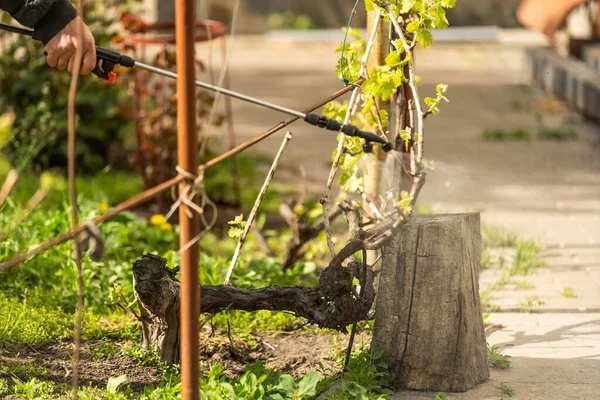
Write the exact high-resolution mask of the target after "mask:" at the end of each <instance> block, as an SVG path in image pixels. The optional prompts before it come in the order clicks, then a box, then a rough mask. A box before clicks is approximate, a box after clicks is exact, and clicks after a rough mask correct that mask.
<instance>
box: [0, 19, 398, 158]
mask: <svg viewBox="0 0 600 400" xmlns="http://www.w3.org/2000/svg"><path fill="white" fill-rule="evenodd" d="M0 29H2V30H5V31H8V32H13V33H19V34H22V35H27V36H31V37H33V31H30V30H27V29H21V28H17V27H14V26H10V25H4V24H0ZM117 65H121V66H122V67H126V68H134V67H135V68H139V69H143V70H146V71H149V72H152V73H155V74H158V75H162V76H165V77H168V78H172V79H175V80H177V74H176V73H174V72H171V71H167V70H164V69H162V68H157V67H153V66H152V65H147V64H144V63H141V62H139V61H136V60H134V59H133V58H131V57H129V56H126V55H123V54H120V53H117V52H115V51H112V50H107V49H104V48H102V47H96V67H95V68H94V70H93V71H92V73H93V74H95V75H96V76H98V78H99V79H101V80H103V81H105V82H109V83H112V82H114V81H115V78H116V74H115V72H114V68H115V66H117ZM194 84H195V85H196V86H198V87H201V88H204V89H207V90H210V91H213V92H217V93H222V94H224V95H226V96H230V97H233V98H236V99H239V100H242V101H245V102H248V103H252V104H256V105H259V106H262V107H266V108H270V109H271V110H275V111H279V112H281V113H284V114H288V115H291V116H294V117H298V118H302V119H303V120H304V121H305V122H307V123H309V124H311V125H314V126H318V127H319V128H325V129H327V130H330V131H337V132H340V131H341V132H343V133H344V134H346V135H348V136H356V137H359V138H362V139H364V140H365V143H364V144H363V151H364V152H365V153H370V152H372V151H373V143H379V144H381V148H382V149H383V151H385V152H389V151H390V150H392V144H391V143H389V142H387V141H386V140H385V139H384V138H382V137H380V136H377V135H375V134H373V133H370V132H364V131H361V130H360V129H358V128H357V127H355V126H353V125H343V124H341V123H339V122H338V121H336V120H334V119H331V118H327V117H325V116H323V115H319V114H315V113H309V114H306V113H303V112H301V111H297V110H292V109H291V108H287V107H283V106H280V105H277V104H273V103H269V102H266V101H264V100H260V99H257V98H255V97H250V96H247V95H245V94H242V93H238V92H235V91H233V90H229V89H225V88H222V87H219V86H215V85H211V84H209V83H206V82H202V81H194Z"/></svg>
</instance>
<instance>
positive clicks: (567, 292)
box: [561, 287, 577, 299]
mask: <svg viewBox="0 0 600 400" xmlns="http://www.w3.org/2000/svg"><path fill="white" fill-rule="evenodd" d="M561 295H562V297H564V298H566V299H575V298H577V295H576V294H575V292H574V291H573V288H571V287H566V288H564V289H563V291H562V293H561Z"/></svg>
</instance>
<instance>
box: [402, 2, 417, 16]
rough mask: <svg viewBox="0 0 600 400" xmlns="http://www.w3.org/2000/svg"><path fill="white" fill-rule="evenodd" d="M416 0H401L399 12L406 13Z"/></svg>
mask: <svg viewBox="0 0 600 400" xmlns="http://www.w3.org/2000/svg"><path fill="white" fill-rule="evenodd" d="M416 3H417V0H402V7H400V14H406V13H408V12H409V11H410V10H412V9H413V7H414V6H415V4H416Z"/></svg>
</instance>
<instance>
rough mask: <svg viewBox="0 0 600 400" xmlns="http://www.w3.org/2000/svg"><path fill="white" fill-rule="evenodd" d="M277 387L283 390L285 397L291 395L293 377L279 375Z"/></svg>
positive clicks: (292, 391) (293, 385) (293, 387)
mask: <svg viewBox="0 0 600 400" xmlns="http://www.w3.org/2000/svg"><path fill="white" fill-rule="evenodd" d="M277 387H278V388H279V389H281V390H283V391H284V392H285V393H286V394H287V395H289V396H291V395H293V394H294V389H295V384H294V377H293V376H291V375H288V374H284V375H281V376H280V377H279V384H278V385H277Z"/></svg>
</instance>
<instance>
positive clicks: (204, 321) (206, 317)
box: [198, 313, 215, 330]
mask: <svg viewBox="0 0 600 400" xmlns="http://www.w3.org/2000/svg"><path fill="white" fill-rule="evenodd" d="M214 316H215V314H211V313H207V314H206V315H205V316H204V318H203V319H202V321H200V324H199V325H198V330H200V329H202V327H204V325H206V323H207V322H208V321H210V320H211V319H212V318H213V317H214Z"/></svg>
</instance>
